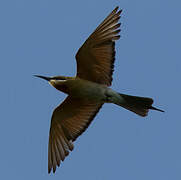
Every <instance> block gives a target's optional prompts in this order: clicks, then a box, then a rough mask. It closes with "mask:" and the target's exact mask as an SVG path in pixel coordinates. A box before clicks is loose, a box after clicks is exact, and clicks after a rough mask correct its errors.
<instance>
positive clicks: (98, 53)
mask: <svg viewBox="0 0 181 180" xmlns="http://www.w3.org/2000/svg"><path fill="white" fill-rule="evenodd" d="M121 12H122V10H120V11H118V7H116V8H115V9H114V10H113V11H112V12H111V13H110V14H109V15H108V16H107V18H105V20H104V21H103V22H102V23H101V24H100V25H99V26H98V27H97V28H96V30H95V31H94V32H93V33H92V34H91V35H90V36H89V38H88V39H87V40H86V41H85V43H84V44H83V45H82V46H81V48H80V49H79V50H78V52H77V54H76V60H77V76H78V77H79V78H82V79H86V80H89V81H93V82H96V83H100V84H105V85H107V86H110V85H111V82H112V74H113V70H114V61H115V41H116V40H118V39H119V38H120V35H119V32H120V25H121V24H120V23H118V21H119V19H120V14H121Z"/></svg>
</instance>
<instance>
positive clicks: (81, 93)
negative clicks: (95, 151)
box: [35, 6, 164, 173]
mask: <svg viewBox="0 0 181 180" xmlns="http://www.w3.org/2000/svg"><path fill="white" fill-rule="evenodd" d="M121 13H122V9H119V6H117V7H116V8H115V9H114V10H113V11H112V12H111V13H110V14H109V15H108V16H107V17H106V18H105V19H104V20H103V21H102V23H100V25H99V26H98V27H97V28H96V29H95V31H94V32H93V33H92V34H91V35H90V36H89V37H88V39H87V40H86V41H85V42H84V44H83V45H82V46H81V47H80V49H79V50H78V52H77V54H76V56H75V59H76V62H77V74H76V75H75V77H68V76H53V77H47V76H41V75H35V76H36V77H38V78H41V79H44V80H46V81H48V82H49V84H50V85H51V86H53V87H54V88H56V89H57V90H59V91H61V92H63V93H65V94H67V97H66V98H65V100H64V101H63V102H62V103H61V104H60V105H59V106H58V107H56V108H55V109H54V111H53V114H52V118H51V125H50V131H49V143H48V173H50V172H51V171H52V170H53V173H55V171H56V168H57V167H59V166H60V164H61V163H62V162H63V161H64V159H65V158H66V156H68V155H69V153H70V152H71V151H72V150H73V149H74V144H73V142H74V141H75V140H76V139H77V138H78V137H79V136H80V135H81V134H82V133H83V132H84V131H85V130H86V129H87V128H88V126H89V125H90V124H91V122H92V121H93V119H94V117H95V116H96V114H97V113H98V111H99V110H100V108H101V107H102V106H103V104H104V103H113V104H116V105H118V106H121V107H123V108H125V109H127V110H129V111H132V112H134V113H136V114H137V115H139V116H142V117H145V116H147V115H148V111H149V110H150V109H151V110H157V111H160V112H164V111H163V110H161V109H158V108H155V107H153V106H152V104H153V99H152V98H149V97H139V96H132V95H126V94H122V93H118V92H116V91H114V90H113V89H112V88H110V86H111V83H112V75H113V70H114V61H115V41H116V40H118V39H120V35H119V33H120V25H121V23H119V19H120V17H121Z"/></svg>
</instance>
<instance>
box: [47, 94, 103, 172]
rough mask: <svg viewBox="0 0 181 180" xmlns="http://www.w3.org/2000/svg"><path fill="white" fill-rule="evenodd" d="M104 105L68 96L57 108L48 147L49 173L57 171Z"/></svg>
mask: <svg viewBox="0 0 181 180" xmlns="http://www.w3.org/2000/svg"><path fill="white" fill-rule="evenodd" d="M101 106H102V104H100V103H97V102H90V101H86V100H82V99H77V98H73V97H70V96H68V97H67V98H66V99H65V100H64V102H63V103H62V104H60V105H59V106H58V107H57V108H55V110H54V112H53V115H52V120H51V127H50V134H49V145H48V172H49V173H50V172H51V170H52V169H53V172H55V171H56V167H57V166H60V164H61V161H64V159H65V157H66V156H68V154H69V152H70V151H72V150H73V148H74V146H73V143H72V142H73V141H75V140H76V139H77V137H78V136H80V135H81V134H82V133H83V132H84V131H85V130H86V129H87V127H88V126H89V125H90V123H91V122H92V120H93V119H94V117H95V115H96V114H97V112H98V111H99V109H100V108H101Z"/></svg>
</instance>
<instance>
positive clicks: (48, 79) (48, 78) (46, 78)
mask: <svg viewBox="0 0 181 180" xmlns="http://www.w3.org/2000/svg"><path fill="white" fill-rule="evenodd" d="M34 76H35V77H38V78H41V79H45V80H47V81H50V80H51V78H50V77H46V76H39V75H34Z"/></svg>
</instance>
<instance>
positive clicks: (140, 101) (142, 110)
mask: <svg viewBox="0 0 181 180" xmlns="http://www.w3.org/2000/svg"><path fill="white" fill-rule="evenodd" d="M118 94H119V95H120V96H121V98H123V100H124V103H123V101H122V103H116V104H117V105H120V106H122V107H124V108H126V109H128V110H130V111H132V112H134V113H136V114H138V115H140V116H143V117H144V116H147V115H148V111H149V109H152V110H156V111H160V112H164V111H163V110H161V109H157V108H155V107H153V106H152V104H153V99H151V98H147V97H138V96H130V95H126V94H120V93H118Z"/></svg>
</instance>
